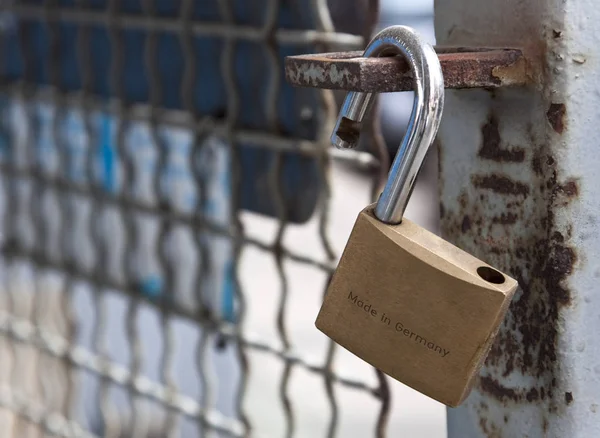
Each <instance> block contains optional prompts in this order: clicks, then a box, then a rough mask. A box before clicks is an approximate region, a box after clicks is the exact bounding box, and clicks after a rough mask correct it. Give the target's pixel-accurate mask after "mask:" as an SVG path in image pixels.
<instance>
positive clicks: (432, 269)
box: [316, 26, 518, 406]
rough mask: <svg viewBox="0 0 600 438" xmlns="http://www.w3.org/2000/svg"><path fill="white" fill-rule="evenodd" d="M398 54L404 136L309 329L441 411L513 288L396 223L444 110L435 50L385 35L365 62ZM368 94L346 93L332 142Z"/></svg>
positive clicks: (468, 383)
mask: <svg viewBox="0 0 600 438" xmlns="http://www.w3.org/2000/svg"><path fill="white" fill-rule="evenodd" d="M390 54H401V55H403V56H404V57H405V58H406V60H407V61H408V63H409V64H410V66H411V70H412V74H413V81H414V87H415V100H414V104H413V109H412V114H411V117H410V120H409V125H408V130H407V132H406V135H405V137H404V139H403V140H402V143H401V144H400V147H399V150H398V153H397V155H396V158H395V160H394V163H393V165H392V168H391V170H390V175H389V179H388V181H387V184H386V186H385V188H384V190H383V192H382V194H381V195H380V197H379V200H378V202H377V204H376V205H371V206H368V207H367V208H365V209H364V210H363V211H361V212H360V214H359V215H358V219H357V221H356V224H355V225H354V228H353V230H352V233H351V236H350V239H349V241H348V243H347V245H346V248H345V250H344V252H343V254H342V257H341V260H340V262H339V265H338V267H337V269H336V271H335V273H334V275H333V277H332V280H331V283H330V284H329V287H328V290H327V293H326V296H325V299H324V302H323V305H322V307H321V310H320V312H319V315H318V317H317V320H316V326H317V328H318V329H319V330H321V331H322V332H323V333H325V334H326V335H327V336H329V337H330V338H331V339H333V340H334V341H335V342H337V343H338V344H340V345H341V346H343V347H344V348H346V349H347V350H349V351H350V352H352V353H354V354H355V355H356V356H358V357H360V358H362V359H363V360H365V361H366V362H368V363H370V364H371V365H373V366H374V367H376V368H378V369H379V370H381V371H383V372H384V373H386V374H388V375H389V376H391V377H393V378H394V379H396V380H398V381H400V382H402V383H404V384H406V385H408V386H410V387H412V388H414V389H415V390H417V391H419V392H421V393H423V394H425V395H427V396H429V397H431V398H433V399H435V400H438V401H440V402H442V403H444V404H446V405H448V406H458V405H459V404H460V403H462V402H463V401H464V399H465V398H466V397H467V396H468V394H469V392H470V391H471V388H472V385H473V383H474V381H475V379H476V377H477V376H478V373H479V369H480V367H481V366H482V364H483V362H484V360H485V358H486V356H487V353H488V352H489V349H490V347H491V345H492V342H493V340H494V337H495V335H496V333H497V332H498V329H499V327H500V324H501V322H502V320H503V318H504V316H505V314H506V311H507V309H508V306H509V303H510V301H511V298H512V296H513V294H514V292H515V290H516V288H517V286H518V284H517V282H516V281H515V280H514V279H512V278H510V277H509V276H507V275H506V274H503V273H501V272H499V271H498V270H496V269H494V268H492V267H491V266H489V265H487V264H486V263H484V262H482V261H481V260H478V259H477V258H475V257H473V256H472V255H470V254H468V253H466V252H464V251H462V250H461V249H459V248H457V247H456V246H454V245H452V244H450V243H448V242H446V241H445V240H443V239H441V238H440V237H438V236H436V235H435V234H433V233H431V232H429V231H427V230H425V229H423V228H421V227H419V226H418V225H416V224H414V223H412V222H410V221H408V220H406V219H403V218H402V216H403V214H404V210H405V207H406V204H407V202H408V199H409V197H410V194H411V192H412V188H413V186H414V182H415V179H416V177H417V174H418V172H419V169H420V167H421V164H422V162H423V159H424V157H425V155H426V152H427V150H428V148H429V146H430V145H431V144H432V142H433V140H434V137H435V135H436V133H437V129H438V126H439V123H440V119H441V115H442V109H443V104H444V81H443V77H442V70H441V66H440V63H439V60H438V57H437V55H436V53H435V51H434V49H433V48H432V47H431V46H430V45H429V44H427V43H425V42H423V41H422V40H421V38H420V37H419V36H418V35H417V34H416V32H415V31H413V30H412V29H410V28H407V27H404V26H392V27H389V28H387V29H384V30H383V31H381V32H380V33H379V34H377V35H376V36H375V38H374V39H373V40H372V41H371V43H370V44H369V45H368V47H367V48H366V50H365V52H364V56H365V57H372V56H381V55H390ZM372 96H373V95H372V94H370V93H356V92H352V93H349V94H348V96H347V97H346V100H345V102H344V105H343V107H342V109H341V112H340V115H339V118H338V123H337V125H336V128H335V131H334V134H333V136H332V142H333V143H334V144H335V145H336V146H338V147H342V148H348V147H353V146H355V144H356V142H357V140H358V137H359V132H360V124H361V122H362V119H363V117H364V115H365V113H366V112H367V111H368V107H369V104H370V102H371V100H372Z"/></svg>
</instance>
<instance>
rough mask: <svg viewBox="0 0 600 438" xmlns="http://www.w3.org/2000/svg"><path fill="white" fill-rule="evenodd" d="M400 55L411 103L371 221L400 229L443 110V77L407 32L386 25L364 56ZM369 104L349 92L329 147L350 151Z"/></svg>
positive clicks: (368, 98) (368, 97) (430, 53)
mask: <svg viewBox="0 0 600 438" xmlns="http://www.w3.org/2000/svg"><path fill="white" fill-rule="evenodd" d="M397 54H401V55H403V56H404V58H405V59H406V61H407V62H408V64H409V65H410V68H411V71H412V75H413V83H414V89H415V99H414V102H413V108H412V112H411V115H410V119H409V121H408V127H407V130H406V134H405V135H404V138H403V139H402V142H401V143H400V146H399V148H398V153H397V154H396V158H395V159H394V162H393V164H392V167H391V169H390V173H389V176H388V180H387V183H386V185H385V188H384V190H383V192H382V193H381V195H380V196H379V200H378V201H377V205H376V207H375V216H376V217H377V219H379V220H380V221H382V222H385V223H388V224H399V223H400V222H402V216H403V215H404V210H405V209H406V204H407V203H408V200H409V198H410V195H411V193H412V189H413V186H414V183H415V180H416V178H417V175H418V173H419V170H420V169H421V165H422V164H423V160H424V158H425V155H426V154H427V150H428V149H429V146H430V145H431V144H432V143H433V140H434V139H435V135H436V133H437V130H438V127H439V125H440V120H441V118H442V111H443V108H444V77H443V75H442V67H441V66H440V61H439V59H438V56H437V54H436V53H435V50H434V49H433V47H432V46H431V45H430V44H428V43H426V42H425V41H423V40H422V39H421V37H420V36H419V35H418V34H417V33H416V32H415V31H414V30H413V29H411V28H410V27H406V26H391V27H388V28H386V29H383V30H382V31H381V32H379V33H378V34H377V35H375V37H374V38H373V39H372V40H371V42H370V43H369V45H368V46H367V48H366V49H365V52H364V54H363V56H364V57H365V58H369V57H379V56H390V55H397ZM372 101H373V93H359V92H354V91H353V92H350V93H348V95H347V96H346V99H345V100H344V104H343V105H342V108H341V110H340V114H339V116H338V119H337V122H336V125H335V128H334V131H333V135H332V136H331V141H332V143H333V144H334V145H335V146H336V147H338V148H343V149H347V148H354V147H356V145H357V143H358V138H359V136H360V129H361V124H362V121H363V119H364V116H365V114H366V113H367V111H368V110H369V108H370V106H371V103H372Z"/></svg>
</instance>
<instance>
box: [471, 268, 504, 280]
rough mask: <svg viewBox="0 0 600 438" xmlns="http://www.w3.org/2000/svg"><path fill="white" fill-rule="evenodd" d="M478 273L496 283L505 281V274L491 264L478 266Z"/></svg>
mask: <svg viewBox="0 0 600 438" xmlns="http://www.w3.org/2000/svg"><path fill="white" fill-rule="evenodd" d="M477 274H479V276H480V277H481V278H483V279H484V280H485V281H487V282H489V283H494V284H502V283H504V275H502V274H501V273H500V272H498V271H496V270H495V269H492V268H490V267H489V266H480V267H479V268H477Z"/></svg>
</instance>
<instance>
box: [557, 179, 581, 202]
mask: <svg viewBox="0 0 600 438" xmlns="http://www.w3.org/2000/svg"><path fill="white" fill-rule="evenodd" d="M559 193H560V194H562V195H564V196H566V197H568V198H574V197H577V196H579V184H578V183H577V181H575V180H573V179H571V180H569V181H567V182H566V183H565V184H562V185H560V186H559V187H558V188H557V194H559Z"/></svg>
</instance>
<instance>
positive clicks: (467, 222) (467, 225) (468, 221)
mask: <svg viewBox="0 0 600 438" xmlns="http://www.w3.org/2000/svg"><path fill="white" fill-rule="evenodd" d="M460 229H461V230H462V232H463V233H466V232H467V231H469V230H470V229H471V218H470V217H469V216H465V217H464V218H463V221H462V225H461V227H460Z"/></svg>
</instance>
